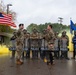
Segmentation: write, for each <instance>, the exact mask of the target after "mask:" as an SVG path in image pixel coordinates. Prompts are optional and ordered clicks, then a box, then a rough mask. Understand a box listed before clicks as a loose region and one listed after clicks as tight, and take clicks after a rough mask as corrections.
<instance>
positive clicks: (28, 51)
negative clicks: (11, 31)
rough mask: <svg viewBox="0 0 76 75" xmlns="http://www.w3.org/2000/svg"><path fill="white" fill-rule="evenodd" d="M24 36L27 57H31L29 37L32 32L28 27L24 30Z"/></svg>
mask: <svg viewBox="0 0 76 75" xmlns="http://www.w3.org/2000/svg"><path fill="white" fill-rule="evenodd" d="M23 34H24V35H23V37H24V50H26V58H30V48H29V44H30V43H29V38H30V34H29V33H28V32H27V30H26V29H24V30H23Z"/></svg>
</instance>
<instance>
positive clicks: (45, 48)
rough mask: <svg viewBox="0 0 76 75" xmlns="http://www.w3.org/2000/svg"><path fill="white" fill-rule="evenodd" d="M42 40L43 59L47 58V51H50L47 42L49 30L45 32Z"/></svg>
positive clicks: (41, 54) (41, 53)
mask: <svg viewBox="0 0 76 75" xmlns="http://www.w3.org/2000/svg"><path fill="white" fill-rule="evenodd" d="M41 38H42V40H41V52H40V56H41V58H42V59H44V58H46V56H47V53H46V51H47V50H48V42H47V40H46V39H47V29H44V30H43V33H42V37H41Z"/></svg>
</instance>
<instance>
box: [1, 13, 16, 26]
mask: <svg viewBox="0 0 76 75" xmlns="http://www.w3.org/2000/svg"><path fill="white" fill-rule="evenodd" d="M0 24H3V25H8V26H12V27H16V25H15V23H14V22H13V21H12V15H11V14H4V13H1V12H0Z"/></svg>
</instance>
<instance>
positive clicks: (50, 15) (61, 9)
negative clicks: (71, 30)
mask: <svg viewBox="0 0 76 75" xmlns="http://www.w3.org/2000/svg"><path fill="white" fill-rule="evenodd" d="M3 1H4V3H5V4H8V3H12V5H13V6H12V7H11V8H10V9H12V10H14V11H15V12H16V13H17V21H18V23H20V22H21V23H22V22H23V23H25V24H26V26H25V27H27V26H28V25H29V24H30V23H37V24H40V23H45V22H58V17H62V18H64V19H63V24H69V20H70V17H72V18H73V20H74V21H76V15H75V14H76V10H75V8H76V0H3Z"/></svg>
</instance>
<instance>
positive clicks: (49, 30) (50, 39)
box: [46, 25, 55, 65]
mask: <svg viewBox="0 0 76 75" xmlns="http://www.w3.org/2000/svg"><path fill="white" fill-rule="evenodd" d="M46 40H47V42H48V49H49V59H50V61H49V62H47V64H51V65H53V64H54V63H53V60H54V59H53V55H52V51H53V50H54V40H55V35H54V31H53V29H52V25H48V26H47V38H46Z"/></svg>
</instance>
